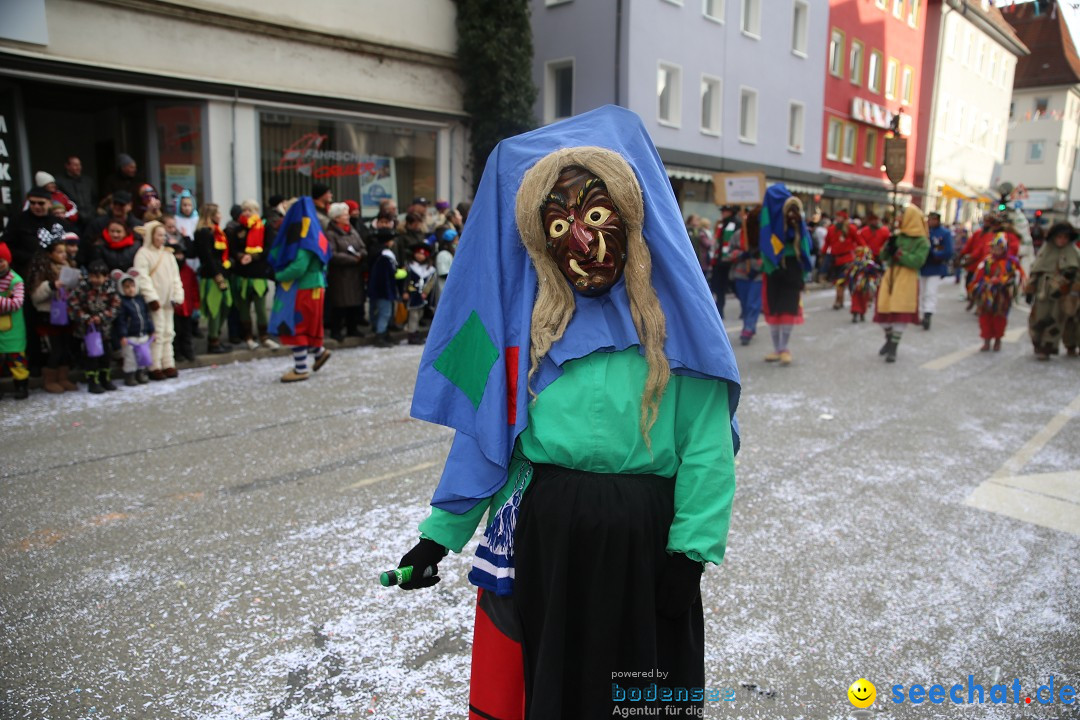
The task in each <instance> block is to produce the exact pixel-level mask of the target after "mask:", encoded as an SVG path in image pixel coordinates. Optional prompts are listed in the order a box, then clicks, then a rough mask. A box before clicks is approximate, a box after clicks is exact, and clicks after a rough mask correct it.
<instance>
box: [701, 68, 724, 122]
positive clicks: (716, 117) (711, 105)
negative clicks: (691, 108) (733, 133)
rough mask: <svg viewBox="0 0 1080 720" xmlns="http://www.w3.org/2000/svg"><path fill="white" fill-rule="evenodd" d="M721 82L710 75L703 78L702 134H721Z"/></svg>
mask: <svg viewBox="0 0 1080 720" xmlns="http://www.w3.org/2000/svg"><path fill="white" fill-rule="evenodd" d="M721 87H723V86H722V84H721V80H720V78H717V77H710V76H708V75H702V76H701V132H703V133H706V134H708V135H719V134H720V100H721V94H720V92H721Z"/></svg>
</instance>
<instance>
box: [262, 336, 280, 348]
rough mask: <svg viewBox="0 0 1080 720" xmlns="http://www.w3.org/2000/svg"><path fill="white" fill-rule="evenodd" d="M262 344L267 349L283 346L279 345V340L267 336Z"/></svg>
mask: <svg viewBox="0 0 1080 720" xmlns="http://www.w3.org/2000/svg"><path fill="white" fill-rule="evenodd" d="M262 346H263V347H264V348H266V349H267V350H277V349H278V348H279V347H281V345H279V344H278V343H277V341H275V340H271V339H270V338H266V339H265V340H263V341H262Z"/></svg>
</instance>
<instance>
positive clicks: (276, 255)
mask: <svg viewBox="0 0 1080 720" xmlns="http://www.w3.org/2000/svg"><path fill="white" fill-rule="evenodd" d="M267 259H268V260H269V262H270V267H271V269H273V271H274V279H275V280H276V281H277V290H276V291H275V293H274V308H273V312H271V313H270V327H271V328H272V330H273V332H276V333H277V335H278V338H279V339H280V340H281V342H282V344H284V345H291V346H292V349H293V363H294V367H293V368H291V369H290V370H289V371H288V372H286V373H285V374H284V375H282V376H281V382H299V381H301V380H307V379H308V377H309V376H310V373H309V372H308V364H307V363H308V354H309V351H310V354H311V355H312V356H314V358H315V363H314V365H313V366H312V368H311V370H312V371H317V370H319V369H320V368H321V367H322V366H323V365H325V364H326V361H327V360H329V359H330V351H329V350H327V349H326V348H325V347H323V304H324V303H325V301H326V263H327V262H329V260H330V243H329V242H328V241H327V239H326V235H324V234H323V231H322V224H321V223H319V218H318V216H317V215H316V214H315V203H313V202H312V201H311V198H310V197H308V196H306V195H305V196H303V197H301V198H300V199H298V200H297V201H296V202H295V203H293V205H292V207H290V208H289V210H288V212H286V213H285V219H284V220H283V221H282V223H281V227H280V228H278V232H277V236H275V237H274V244H273V246H271V248H270V253H269V255H268V257H267Z"/></svg>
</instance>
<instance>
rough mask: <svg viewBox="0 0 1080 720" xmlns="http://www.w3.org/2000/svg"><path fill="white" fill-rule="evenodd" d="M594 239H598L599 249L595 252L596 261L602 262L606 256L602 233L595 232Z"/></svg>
mask: <svg viewBox="0 0 1080 720" xmlns="http://www.w3.org/2000/svg"><path fill="white" fill-rule="evenodd" d="M596 237H597V238H599V239H600V247H599V248H597V250H596V261H597V262H604V255H606V254H607V244H606V243H605V242H604V233H602V232H600V231H599V230H597V231H596Z"/></svg>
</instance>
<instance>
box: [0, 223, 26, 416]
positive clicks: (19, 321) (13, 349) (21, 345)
mask: <svg viewBox="0 0 1080 720" xmlns="http://www.w3.org/2000/svg"><path fill="white" fill-rule="evenodd" d="M0 259H2V260H4V261H5V262H6V263H7V265H8V268H7V271H6V272H4V273H3V274H0V368H3V367H6V368H7V369H8V372H10V373H11V377H12V379H13V380H14V381H15V397H16V399H19V400H25V399H26V397H27V394H28V392H29V384H28V382H29V381H28V378H29V377H30V370H29V369H28V368H27V366H26V321H25V320H24V319H23V304H24V303H25V302H26V284H25V283H24V282H23V279H22V278H21V277H19V275H18V273H16V272H15V271H14V270H12V269H11V250H10V249H8V246H7V244H6V243H0Z"/></svg>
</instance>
